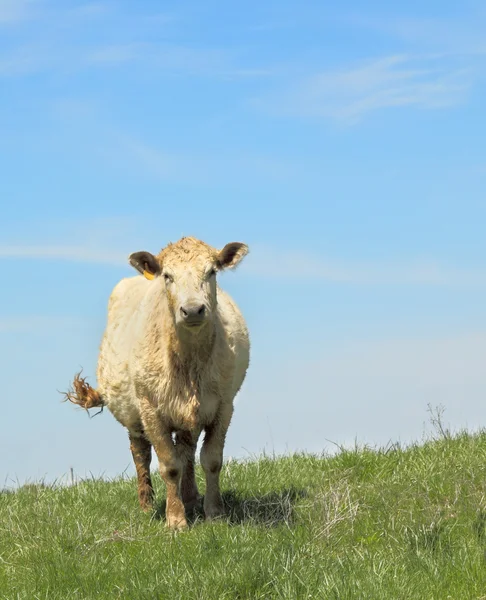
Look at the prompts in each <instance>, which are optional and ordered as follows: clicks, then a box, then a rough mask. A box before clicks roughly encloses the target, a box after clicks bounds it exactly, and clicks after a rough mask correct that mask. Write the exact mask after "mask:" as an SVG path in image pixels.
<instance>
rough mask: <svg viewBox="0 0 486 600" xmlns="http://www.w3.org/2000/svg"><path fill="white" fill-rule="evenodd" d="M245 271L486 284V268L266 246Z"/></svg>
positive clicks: (295, 277)
mask: <svg viewBox="0 0 486 600" xmlns="http://www.w3.org/2000/svg"><path fill="white" fill-rule="evenodd" d="M242 269H244V270H245V271H246V272H248V273H249V274H252V275H257V276H265V277H266V278H269V277H276V278H288V279H289V280H291V281H302V280H316V281H327V282H330V283H340V284H353V285H428V286H477V285H479V286H484V285H486V269H483V270H481V269H477V270H469V269H462V268H457V267H450V266H447V265H444V264H441V263H440V262H438V261H431V260H422V261H419V260H415V261H401V262H398V261H397V262H395V263H391V262H383V263H360V262H353V263H350V262H343V261H339V260H329V259H325V258H319V257H313V256H309V255H305V254H302V253H288V252H287V253H285V252H284V253H281V252H276V251H275V250H271V249H268V248H263V247H260V248H252V252H251V254H250V256H249V257H248V258H247V260H246V261H245V264H244V265H243V266H242Z"/></svg>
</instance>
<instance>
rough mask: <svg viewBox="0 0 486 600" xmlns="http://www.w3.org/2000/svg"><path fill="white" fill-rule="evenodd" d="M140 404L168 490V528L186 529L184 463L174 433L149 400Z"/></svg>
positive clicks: (148, 435) (147, 433)
mask: <svg viewBox="0 0 486 600" xmlns="http://www.w3.org/2000/svg"><path fill="white" fill-rule="evenodd" d="M140 404H141V409H142V410H141V413H142V421H143V425H144V429H145V433H146V435H147V437H148V439H149V440H150V441H151V443H152V445H153V447H154V450H155V453H156V454H157V458H158V459H159V471H160V475H161V477H162V479H163V480H164V482H165V486H166V489H167V505H166V510H165V517H166V522H167V526H168V527H169V528H170V529H184V528H185V527H187V521H186V512H185V510H184V504H183V502H182V498H181V480H182V461H181V459H180V458H179V456H178V455H177V450H176V447H175V444H174V442H173V440H172V435H171V433H172V432H171V430H170V429H169V428H167V427H166V426H165V425H164V423H163V422H162V420H161V419H160V417H159V415H158V414H157V411H156V410H155V408H154V407H153V406H152V405H151V404H150V402H149V401H148V400H146V399H144V400H142V401H141V403H140Z"/></svg>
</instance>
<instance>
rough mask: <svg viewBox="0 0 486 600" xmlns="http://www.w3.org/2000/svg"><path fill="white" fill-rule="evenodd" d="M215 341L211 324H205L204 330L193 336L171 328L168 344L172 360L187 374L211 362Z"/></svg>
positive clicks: (214, 333)
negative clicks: (185, 370)
mask: <svg viewBox="0 0 486 600" xmlns="http://www.w3.org/2000/svg"><path fill="white" fill-rule="evenodd" d="M215 341H216V331H215V329H214V327H213V326H212V324H211V323H206V325H205V326H204V328H203V329H202V330H201V331H199V332H198V333H195V334H194V333H192V332H190V331H184V330H181V331H180V330H176V328H175V327H173V328H172V331H171V344H170V346H171V350H172V354H173V358H174V359H175V360H177V362H178V363H179V366H180V367H182V368H184V369H187V370H188V374H189V371H191V372H194V371H195V370H196V371H197V370H199V369H200V368H203V367H204V366H205V365H207V363H208V362H209V361H210V360H211V356H212V354H213V349H214V344H215Z"/></svg>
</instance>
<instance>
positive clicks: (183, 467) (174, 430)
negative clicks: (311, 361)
mask: <svg viewBox="0 0 486 600" xmlns="http://www.w3.org/2000/svg"><path fill="white" fill-rule="evenodd" d="M247 253H248V246H247V245H246V244H243V243H240V242H231V243H229V244H226V246H224V248H223V249H222V250H217V249H215V248H213V247H212V246H209V245H207V244H206V243H204V242H202V241H200V240H198V239H195V238H193V237H183V238H182V239H180V240H179V241H178V242H176V243H169V244H168V245H167V246H166V247H165V248H163V249H162V250H161V251H160V253H159V254H157V255H153V254H151V253H150V252H145V251H143V252H135V253H133V254H131V255H130V256H129V262H130V264H131V265H132V266H133V267H134V268H135V269H136V270H137V271H138V272H139V274H137V275H135V276H134V277H128V278H125V279H122V280H121V281H120V282H119V283H118V284H117V285H116V286H115V288H114V289H113V291H112V293H111V296H110V299H109V302H108V319H107V326H106V329H105V332H104V336H103V338H102V342H101V347H100V352H99V357H98V367H97V380H98V387H97V388H96V389H95V388H93V387H91V386H90V385H89V384H88V383H87V382H86V379H85V378H83V377H81V376H80V374H78V375H76V376H75V378H74V382H73V386H72V388H71V389H70V391H69V392H67V394H66V398H65V399H67V400H70V401H71V402H73V403H75V404H78V405H80V406H82V407H84V408H86V409H88V408H92V407H95V406H106V407H107V408H108V409H109V410H110V412H111V413H112V414H113V416H114V417H115V419H117V420H118V421H119V422H120V423H121V424H122V425H124V426H125V427H126V428H127V429H128V435H129V440H130V449H131V452H132V455H133V460H134V463H135V468H136V473H137V479H138V498H139V502H140V505H141V507H142V509H144V510H151V509H152V506H153V500H154V491H153V487H152V481H151V476H150V462H151V456H152V447H153V448H154V450H155V453H156V455H157V458H158V462H159V470H160V474H161V476H162V479H163V480H164V482H165V485H166V489H167V503H166V523H167V525H168V527H169V528H170V529H173V530H180V529H184V528H186V527H187V513H188V512H189V511H191V510H193V509H194V508H195V507H196V505H197V504H198V502H199V500H200V497H199V494H198V489H197V485H196V480H195V472H194V469H195V452H196V445H197V442H198V439H199V437H200V435H201V433H202V431H204V440H203V443H202V447H201V454H200V461H201V466H202V468H203V471H204V474H205V479H206V493H205V495H204V504H203V506H204V514H205V517H206V519H208V520H211V519H214V518H217V517H219V516H222V515H223V514H224V505H223V501H222V497H221V492H220V483H219V478H220V472H221V467H222V463H223V448H224V443H225V438H226V432H227V430H228V427H229V424H230V421H231V418H232V414H233V402H234V398H235V396H236V394H237V393H238V391H239V390H240V388H241V385H242V383H243V381H244V379H245V376H246V372H247V369H248V365H249V358H250V341H249V334H248V329H247V326H246V323H245V320H244V318H243V316H242V314H241V312H240V310H239V308H238V307H237V305H236V304H235V302H234V301H233V300H232V298H231V297H230V296H229V294H227V293H226V292H224V291H223V290H222V289H221V288H220V287H219V286H218V283H217V281H216V276H217V273H219V272H220V271H223V270H225V269H232V268H234V267H236V266H237V265H238V264H239V263H240V261H241V260H242V259H243V258H244V256H245V255H246V254H247Z"/></svg>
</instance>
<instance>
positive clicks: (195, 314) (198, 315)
mask: <svg viewBox="0 0 486 600" xmlns="http://www.w3.org/2000/svg"><path fill="white" fill-rule="evenodd" d="M205 313H206V307H205V306H204V304H186V306H181V317H182V318H183V319H184V322H185V323H187V324H188V325H199V324H200V323H202V322H203V321H204V316H205Z"/></svg>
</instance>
